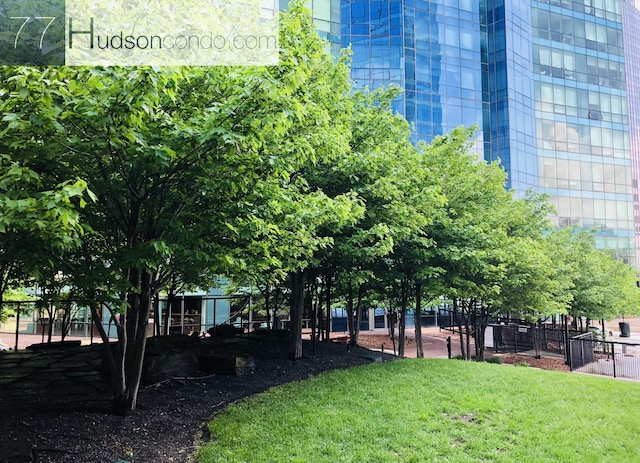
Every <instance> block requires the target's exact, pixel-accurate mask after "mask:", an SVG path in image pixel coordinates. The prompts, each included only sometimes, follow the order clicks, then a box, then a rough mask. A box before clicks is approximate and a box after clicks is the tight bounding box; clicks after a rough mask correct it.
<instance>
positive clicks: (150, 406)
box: [0, 337, 392, 463]
mask: <svg viewBox="0 0 640 463" xmlns="http://www.w3.org/2000/svg"><path fill="white" fill-rule="evenodd" d="M286 344H287V342H286V339H285V338H278V337H271V338H269V339H265V340H264V341H263V342H255V341H253V342H249V343H247V344H246V345H243V346H242V347H239V346H238V345H236V344H234V345H233V351H234V352H238V351H240V350H241V351H242V353H244V354H247V355H251V356H253V357H254V359H255V364H256V368H255V372H254V374H252V375H247V376H231V375H222V374H216V375H208V376H199V375H198V374H194V375H193V376H192V377H189V378H181V379H173V380H170V381H166V382H163V383H160V384H157V385H153V386H149V387H146V388H145V389H142V390H141V391H140V394H139V398H138V407H137V410H136V411H135V412H133V413H132V414H131V415H129V416H126V417H120V416H114V415H112V414H110V406H111V403H110V397H101V396H95V397H73V398H68V399H64V400H61V399H57V400H52V399H47V398H46V397H41V398H39V399H38V400H29V401H26V400H25V401H20V402H15V401H14V402H8V401H6V400H3V399H2V398H0V446H3V445H5V446H7V445H9V442H11V445H13V444H14V442H13V441H15V440H18V441H19V442H20V443H23V444H26V445H27V446H34V447H36V448H37V449H38V455H39V458H40V460H39V461H41V462H96V463H97V462H100V463H116V462H119V461H125V462H131V463H143V462H145V463H146V462H157V463H166V462H192V461H196V460H195V458H194V453H195V452H196V451H197V449H198V447H199V445H200V444H201V443H202V442H205V441H206V440H207V431H206V426H205V424H206V423H207V422H208V420H209V419H210V418H211V417H212V416H214V415H215V414H216V413H217V412H219V411H220V410H222V409H223V408H225V407H226V406H228V405H229V404H231V403H233V402H236V401H238V400H240V399H242V398H244V397H247V396H250V395H253V394H256V393H259V392H262V391H265V390H267V389H269V388H271V387H273V386H276V385H280V384H284V383H288V382H292V381H299V380H303V379H306V378H308V377H310V376H314V375H318V374H320V373H322V372H324V371H327V370H335V369H344V368H349V367H353V366H356V365H363V364H367V363H370V362H371V360H370V359H367V358H363V357H361V355H362V354H371V351H369V350H368V349H365V348H362V347H356V348H348V347H347V345H346V344H344V343H335V342H327V343H320V342H317V343H316V346H315V353H314V352H313V349H312V345H311V343H310V342H309V341H306V342H305V343H304V347H303V351H304V353H305V355H304V358H303V359H301V360H298V361H290V360H288V358H287V345H286ZM385 359H386V360H390V359H392V357H391V356H385ZM2 441H4V444H3V442H2ZM1 450H2V449H1V448H0V455H1V453H2V452H1ZM0 460H1V457H0ZM21 461H22V460H21ZM24 461H30V460H24Z"/></svg>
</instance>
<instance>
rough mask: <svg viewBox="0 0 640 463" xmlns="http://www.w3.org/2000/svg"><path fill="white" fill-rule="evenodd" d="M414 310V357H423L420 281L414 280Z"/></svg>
mask: <svg viewBox="0 0 640 463" xmlns="http://www.w3.org/2000/svg"><path fill="white" fill-rule="evenodd" d="M415 285H416V311H415V314H414V315H415V322H414V323H415V327H416V357H417V358H424V351H423V350H422V282H421V281H419V280H416V282H415Z"/></svg>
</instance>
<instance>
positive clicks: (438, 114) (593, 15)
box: [265, 0, 640, 267]
mask: <svg viewBox="0 0 640 463" xmlns="http://www.w3.org/2000/svg"><path fill="white" fill-rule="evenodd" d="M271 2H273V3H275V0H268V1H267V0H265V3H271ZM286 3H287V1H286V0H281V1H280V2H279V7H280V8H283V7H284V5H286ZM308 5H309V8H310V9H311V10H312V11H313V12H314V17H315V20H316V24H317V27H318V29H319V31H320V32H321V34H323V35H324V36H325V37H326V38H328V39H329V40H330V41H331V43H332V44H333V46H334V49H335V48H336V47H338V46H340V45H341V46H342V47H343V48H345V47H348V46H351V48H352V49H353V64H352V79H353V81H354V83H355V85H356V86H358V87H369V88H375V87H378V86H380V85H384V86H387V85H390V84H395V85H398V86H400V87H401V88H402V90H403V94H402V96H401V98H400V99H399V100H398V101H397V102H396V105H395V109H396V110H397V111H398V112H400V113H401V114H403V115H404V116H405V117H406V119H407V120H408V121H409V123H411V124H412V127H413V134H414V139H415V140H416V141H417V140H424V141H426V142H429V141H430V140H431V139H432V138H433V137H434V136H437V135H440V134H444V133H447V132H448V131H450V130H451V129H453V128H454V127H456V126H458V125H465V126H470V125H476V126H477V127H478V131H477V133H476V139H475V149H476V151H477V152H478V154H479V155H481V156H483V157H484V158H485V159H486V160H489V161H492V160H498V159H499V160H500V162H501V164H502V166H503V167H504V168H505V170H506V171H507V173H508V182H509V184H508V186H509V187H510V188H512V189H513V190H514V191H515V192H516V194H517V195H520V196H522V195H524V194H525V192H526V191H527V190H535V191H539V192H543V193H547V194H548V195H549V196H550V198H551V202H552V203H553V204H554V205H555V207H556V210H557V215H556V216H555V217H554V218H553V223H554V224H555V225H558V226H567V225H574V226H578V227H582V228H585V229H596V230H597V232H596V241H597V246H598V247H600V248H608V249H611V250H612V251H613V252H614V253H615V254H616V256H617V257H619V258H621V259H624V260H626V261H628V262H630V263H633V264H636V265H637V266H639V267H640V253H639V252H637V249H640V200H639V199H638V198H639V196H638V195H639V194H640V188H639V187H638V182H639V181H640V81H639V80H638V79H640V34H639V33H638V32H637V29H638V28H640V0H635V1H634V0H390V1H373V0H353V1H345V0H342V1H340V2H338V1H337V0H313V1H308ZM634 76H635V79H634V78H633V77H634Z"/></svg>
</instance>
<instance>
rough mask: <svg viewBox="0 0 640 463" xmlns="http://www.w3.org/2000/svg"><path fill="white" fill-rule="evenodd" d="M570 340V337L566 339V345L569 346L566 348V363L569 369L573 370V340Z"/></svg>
mask: <svg viewBox="0 0 640 463" xmlns="http://www.w3.org/2000/svg"><path fill="white" fill-rule="evenodd" d="M571 341H572V340H571V339H567V347H568V348H569V349H568V350H567V359H568V362H567V363H568V364H569V370H570V371H573V342H571Z"/></svg>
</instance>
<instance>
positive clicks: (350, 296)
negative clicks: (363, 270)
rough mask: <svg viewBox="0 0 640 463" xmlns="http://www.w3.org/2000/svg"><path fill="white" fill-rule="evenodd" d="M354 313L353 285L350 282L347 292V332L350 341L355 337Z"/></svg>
mask: <svg viewBox="0 0 640 463" xmlns="http://www.w3.org/2000/svg"><path fill="white" fill-rule="evenodd" d="M353 312H354V310H353V284H352V283H351V282H349V290H348V292H347V331H348V332H349V339H353V337H354V336H355V327H354V325H355V320H354V313H353Z"/></svg>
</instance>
